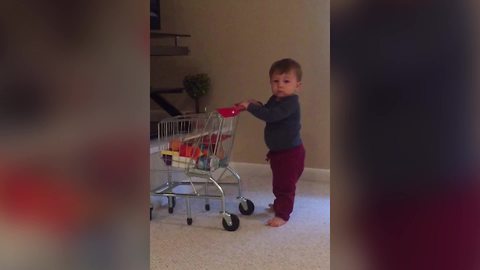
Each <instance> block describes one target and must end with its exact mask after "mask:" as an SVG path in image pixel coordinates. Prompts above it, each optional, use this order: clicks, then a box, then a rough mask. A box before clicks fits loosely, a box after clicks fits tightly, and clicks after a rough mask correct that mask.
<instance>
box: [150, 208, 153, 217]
mask: <svg viewBox="0 0 480 270" xmlns="http://www.w3.org/2000/svg"><path fill="white" fill-rule="evenodd" d="M152 211H153V207H152V206H150V220H152Z"/></svg>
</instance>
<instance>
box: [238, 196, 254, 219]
mask: <svg viewBox="0 0 480 270" xmlns="http://www.w3.org/2000/svg"><path fill="white" fill-rule="evenodd" d="M246 202H247V209H243V204H242V203H239V204H238V210H240V213H242V215H247V216H248V215H251V214H252V213H253V211H255V205H254V204H253V202H252V201H250V200H249V199H247V200H246Z"/></svg>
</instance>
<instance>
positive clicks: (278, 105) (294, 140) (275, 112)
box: [247, 95, 302, 151]
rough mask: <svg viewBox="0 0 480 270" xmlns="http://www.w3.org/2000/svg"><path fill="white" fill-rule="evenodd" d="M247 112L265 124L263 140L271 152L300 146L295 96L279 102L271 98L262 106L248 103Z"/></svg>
mask: <svg viewBox="0 0 480 270" xmlns="http://www.w3.org/2000/svg"><path fill="white" fill-rule="evenodd" d="M247 110H248V111H249V112H250V113H251V114H252V115H254V116H255V117H257V118H258V119H260V120H263V121H265V122H266V126H265V131H264V139H265V143H266V145H267V147H268V148H269V149H270V150H271V151H280V150H285V149H289V148H293V147H295V146H298V145H300V144H302V139H301V138H300V128H301V124H300V103H299V102H298V96H297V95H292V96H287V97H283V98H281V99H279V100H277V98H276V97H275V96H271V97H270V99H269V100H268V101H267V104H265V105H264V106H262V105H257V104H252V103H250V105H248V108H247Z"/></svg>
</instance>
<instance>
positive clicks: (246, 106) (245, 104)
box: [235, 100, 250, 109]
mask: <svg viewBox="0 0 480 270" xmlns="http://www.w3.org/2000/svg"><path fill="white" fill-rule="evenodd" d="M249 104H250V102H249V101H248V100H245V101H242V102H239V103H236V104H235V106H240V107H243V108H244V109H247V108H248V105H249Z"/></svg>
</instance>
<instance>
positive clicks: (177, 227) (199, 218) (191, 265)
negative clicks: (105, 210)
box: [150, 166, 330, 270]
mask: <svg viewBox="0 0 480 270" xmlns="http://www.w3.org/2000/svg"><path fill="white" fill-rule="evenodd" d="M238 173H239V175H240V176H241V177H242V181H243V182H242V187H243V188H242V190H243V196H244V197H246V198H248V199H250V200H252V201H253V202H254V204H255V212H254V213H253V214H252V215H251V216H243V215H241V214H240V213H239V210H238V201H237V200H236V199H235V197H236V190H235V188H234V187H226V188H225V191H226V194H227V195H228V196H227V203H226V208H227V211H229V212H230V213H233V214H236V215H238V216H239V218H240V227H239V229H238V230H237V231H235V232H228V231H225V230H224V229H223V227H222V218H221V215H220V214H219V211H220V202H219V201H218V200H211V202H210V205H211V210H210V211H208V212H207V211H205V209H204V200H202V199H196V200H191V202H192V215H193V224H192V225H191V226H188V225H187V223H186V207H185V202H184V200H183V199H181V198H179V199H177V204H176V207H175V209H174V213H173V214H169V213H168V211H167V206H166V205H167V201H166V199H165V198H161V197H155V198H153V199H152V200H153V201H154V205H155V209H154V211H153V220H152V221H151V222H150V269H158V270H160V269H181V270H189V269H208V270H210V269H211V270H215V269H228V270H235V269H262V270H265V269H308V270H312V269H330V184H329V182H328V181H322V180H319V179H308V177H309V176H307V175H308V174H304V176H302V178H301V179H300V181H299V184H298V185H297V196H296V201H295V207H294V212H293V214H292V216H291V219H290V221H289V222H288V223H287V224H286V225H284V226H283V227H280V228H272V227H269V226H265V222H266V221H267V220H268V219H269V218H270V217H271V216H272V213H271V212H269V211H268V209H267V208H268V204H269V203H271V202H273V194H272V192H271V178H270V173H269V172H267V171H265V170H258V168H257V167H255V166H254V167H252V168H248V167H245V166H242V167H241V168H238ZM152 175H153V177H154V178H155V176H154V174H152ZM310 177H311V176H310ZM157 181H158V180H157Z"/></svg>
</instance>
